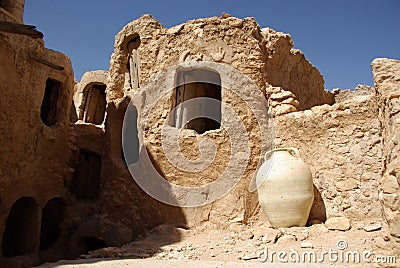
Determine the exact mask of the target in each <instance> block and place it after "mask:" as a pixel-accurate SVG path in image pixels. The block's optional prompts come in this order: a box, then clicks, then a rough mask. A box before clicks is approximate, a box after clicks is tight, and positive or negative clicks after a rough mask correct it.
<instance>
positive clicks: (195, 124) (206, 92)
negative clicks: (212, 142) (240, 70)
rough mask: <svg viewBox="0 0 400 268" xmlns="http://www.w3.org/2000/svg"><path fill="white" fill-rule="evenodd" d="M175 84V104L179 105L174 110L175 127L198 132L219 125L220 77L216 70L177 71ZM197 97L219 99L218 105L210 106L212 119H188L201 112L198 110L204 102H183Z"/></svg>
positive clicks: (200, 132)
mask: <svg viewBox="0 0 400 268" xmlns="http://www.w3.org/2000/svg"><path fill="white" fill-rule="evenodd" d="M176 85H177V87H176V89H175V106H178V105H180V104H181V105H180V106H179V107H178V108H177V109H176V110H175V124H174V126H175V127H177V128H186V129H192V130H195V131H196V132H197V133H199V134H202V133H204V132H206V131H209V130H214V129H219V128H220V127H221V123H220V122H221V77H220V75H219V74H218V73H217V72H214V71H211V70H206V69H192V70H185V71H179V72H178V73H177V78H176ZM198 97H207V98H212V99H215V100H218V101H219V102H218V104H217V106H218V107H212V108H213V114H212V117H213V119H211V118H206V117H199V118H195V119H191V120H189V119H190V118H193V117H195V116H196V115H198V114H201V112H200V111H201V110H202V109H205V107H202V106H204V102H195V103H193V102H187V104H185V103H184V102H185V101H187V100H190V99H194V98H198Z"/></svg>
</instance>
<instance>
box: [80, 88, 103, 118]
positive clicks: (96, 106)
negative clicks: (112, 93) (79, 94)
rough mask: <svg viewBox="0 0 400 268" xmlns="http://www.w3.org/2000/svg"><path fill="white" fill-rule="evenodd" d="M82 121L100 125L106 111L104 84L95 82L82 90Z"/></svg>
mask: <svg viewBox="0 0 400 268" xmlns="http://www.w3.org/2000/svg"><path fill="white" fill-rule="evenodd" d="M83 96H84V100H85V104H84V110H83V118H82V119H83V121H84V122H86V123H93V124H95V125H100V124H101V123H103V120H104V115H105V113H106V85H104V84H95V85H93V86H91V87H89V88H88V89H87V90H85V91H84V94H83Z"/></svg>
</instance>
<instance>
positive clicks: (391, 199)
mask: <svg viewBox="0 0 400 268" xmlns="http://www.w3.org/2000/svg"><path fill="white" fill-rule="evenodd" d="M372 69H373V74H374V82H375V90H376V94H377V98H378V105H379V119H380V123H381V127H382V151H383V158H382V163H381V166H382V175H383V176H382V178H381V180H380V188H379V190H380V200H381V202H382V205H383V211H384V217H385V219H386V220H387V222H388V223H389V226H390V232H391V234H392V236H394V237H395V238H396V240H397V241H398V242H400V195H399V193H400V186H399V184H400V156H399V155H400V145H399V142H400V84H399V83H400V61H399V60H394V59H375V60H374V61H373V62H372Z"/></svg>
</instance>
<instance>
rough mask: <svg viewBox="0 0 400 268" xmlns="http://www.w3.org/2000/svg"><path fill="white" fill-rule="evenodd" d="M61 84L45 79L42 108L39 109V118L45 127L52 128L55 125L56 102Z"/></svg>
mask: <svg viewBox="0 0 400 268" xmlns="http://www.w3.org/2000/svg"><path fill="white" fill-rule="evenodd" d="M61 86H62V83H61V82H59V81H57V80H53V79H50V78H49V79H47V81H46V88H45V91H44V96H43V101H42V106H41V107H40V118H41V119H42V122H43V123H44V124H45V125H46V126H53V125H55V123H57V102H58V98H59V96H60V90H61Z"/></svg>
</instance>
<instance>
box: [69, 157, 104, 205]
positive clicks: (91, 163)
mask: <svg viewBox="0 0 400 268" xmlns="http://www.w3.org/2000/svg"><path fill="white" fill-rule="evenodd" d="M100 172H101V156H99V155H97V154H93V153H90V152H86V151H83V150H81V152H80V154H79V163H78V167H77V169H76V170H75V174H74V177H73V179H72V184H71V192H72V193H73V194H74V195H75V196H76V197H77V198H78V199H81V200H93V199H95V198H97V196H98V194H99V188H100Z"/></svg>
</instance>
